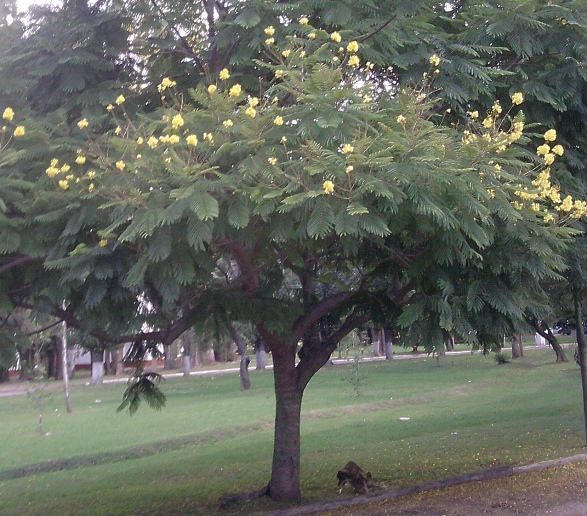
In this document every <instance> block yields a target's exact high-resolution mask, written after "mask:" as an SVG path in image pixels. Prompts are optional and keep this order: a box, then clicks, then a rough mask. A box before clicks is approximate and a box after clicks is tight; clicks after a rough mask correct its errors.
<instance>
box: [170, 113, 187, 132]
mask: <svg viewBox="0 0 587 516" xmlns="http://www.w3.org/2000/svg"><path fill="white" fill-rule="evenodd" d="M183 124H184V121H183V117H182V116H181V115H180V114H179V113H178V114H177V115H175V116H174V117H173V119H172V120H171V127H173V128H174V129H179V128H180V127H181V126H182V125H183Z"/></svg>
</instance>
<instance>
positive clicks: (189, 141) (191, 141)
mask: <svg viewBox="0 0 587 516" xmlns="http://www.w3.org/2000/svg"><path fill="white" fill-rule="evenodd" d="M185 141H186V142H187V144H188V145H197V144H198V137H197V136H196V135H195V134H190V135H189V136H188V137H187V138H186V139H185Z"/></svg>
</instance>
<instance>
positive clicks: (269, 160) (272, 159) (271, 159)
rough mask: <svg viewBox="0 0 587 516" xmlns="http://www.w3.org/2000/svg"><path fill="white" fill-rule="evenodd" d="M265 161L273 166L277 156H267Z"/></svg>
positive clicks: (275, 163)
mask: <svg viewBox="0 0 587 516" xmlns="http://www.w3.org/2000/svg"><path fill="white" fill-rule="evenodd" d="M267 162H268V163H269V164H270V165H273V166H275V165H277V158H267Z"/></svg>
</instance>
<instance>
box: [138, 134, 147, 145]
mask: <svg viewBox="0 0 587 516" xmlns="http://www.w3.org/2000/svg"><path fill="white" fill-rule="evenodd" d="M143 143H145V140H143V137H142V136H139V137H138V138H137V144H138V145H142V144H143Z"/></svg>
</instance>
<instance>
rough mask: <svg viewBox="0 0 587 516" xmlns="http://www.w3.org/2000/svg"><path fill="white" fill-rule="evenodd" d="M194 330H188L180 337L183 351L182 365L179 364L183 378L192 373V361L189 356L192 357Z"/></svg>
mask: <svg viewBox="0 0 587 516" xmlns="http://www.w3.org/2000/svg"><path fill="white" fill-rule="evenodd" d="M193 332H194V330H193V329H189V330H188V331H186V332H185V333H184V334H183V335H182V337H181V340H182V344H183V351H182V357H181V360H182V363H181V367H182V370H183V375H184V376H189V375H190V373H191V372H192V359H191V355H192V347H193V340H194V339H193V336H194V333H193Z"/></svg>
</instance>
